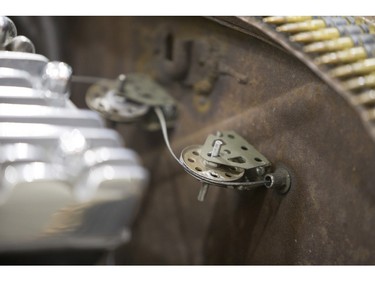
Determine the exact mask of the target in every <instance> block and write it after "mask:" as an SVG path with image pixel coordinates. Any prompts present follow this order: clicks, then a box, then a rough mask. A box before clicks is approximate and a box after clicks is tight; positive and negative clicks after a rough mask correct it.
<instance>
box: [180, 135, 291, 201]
mask: <svg viewBox="0 0 375 281" xmlns="http://www.w3.org/2000/svg"><path fill="white" fill-rule="evenodd" d="M180 162H181V164H182V166H183V167H184V169H185V170H186V172H188V173H189V174H190V175H192V176H193V177H195V178H196V179H198V180H199V181H200V182H202V188H201V190H200V191H199V195H198V200H199V201H204V198H205V195H206V194H207V191H208V187H209V185H216V186H219V187H225V188H230V189H236V190H250V189H253V188H254V187H259V186H264V187H267V188H273V189H275V190H277V191H279V192H280V193H286V192H288V191H289V189H290V185H291V180H290V175H289V172H288V171H287V170H286V169H284V168H278V169H276V170H275V171H272V165H271V163H270V162H269V161H268V160H267V158H266V157H264V156H263V155H262V154H261V153H260V152H258V151H257V150H256V149H255V148H254V147H253V146H252V145H250V144H249V143H248V142H247V141H246V140H244V139H243V138H242V137H241V136H239V135H238V134H237V133H235V132H234V131H224V132H218V133H217V134H216V135H209V136H208V137H207V139H206V141H205V143H204V144H203V145H192V146H189V147H186V148H185V149H184V150H183V151H182V153H181V156H180Z"/></svg>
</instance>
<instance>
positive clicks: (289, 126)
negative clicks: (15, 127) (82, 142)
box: [63, 17, 375, 264]
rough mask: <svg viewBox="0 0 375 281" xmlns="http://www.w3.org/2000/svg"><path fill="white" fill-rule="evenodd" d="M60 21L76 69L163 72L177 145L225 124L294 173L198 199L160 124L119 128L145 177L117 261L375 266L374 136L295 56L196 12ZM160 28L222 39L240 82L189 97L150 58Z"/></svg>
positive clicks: (156, 54) (159, 45) (157, 55)
mask: <svg viewBox="0 0 375 281" xmlns="http://www.w3.org/2000/svg"><path fill="white" fill-rule="evenodd" d="M66 24H67V30H70V33H69V34H68V35H69V36H66V39H65V40H66V41H65V54H64V58H63V59H64V60H65V61H67V62H68V63H70V64H71V65H72V67H73V68H74V69H75V73H76V74H80V75H83V74H85V75H92V76H104V77H116V76H117V75H118V74H119V73H126V72H145V73H147V74H149V75H152V76H154V77H155V78H157V79H159V80H162V81H164V82H163V83H164V86H165V87H166V88H167V89H168V90H169V91H170V93H171V94H172V95H173V97H174V98H175V99H176V100H177V101H178V103H179V113H180V118H179V120H178V122H177V124H176V126H175V129H174V130H173V131H171V132H170V133H171V144H172V147H173V148H174V150H175V151H176V152H177V154H179V152H180V151H181V150H182V149H183V148H184V147H187V146H189V145H192V144H196V143H203V141H204V139H205V138H206V136H207V135H208V134H210V133H214V132H216V131H217V130H235V131H237V132H238V133H239V134H241V135H242V136H243V137H244V138H245V139H246V140H247V141H248V142H249V143H251V144H252V145H253V146H254V147H255V148H256V149H257V150H258V151H259V152H260V153H262V154H263V155H264V156H265V157H267V159H269V160H270V161H271V162H272V163H274V164H276V165H281V164H282V165H285V166H286V167H288V169H289V170H290V171H291V175H292V187H291V190H290V191H289V193H288V194H287V195H285V196H281V195H279V194H278V193H277V192H274V191H271V190H267V189H265V188H259V189H257V190H254V191H245V192H241V191H233V190H226V189H223V188H210V190H209V192H208V195H207V197H206V200H205V202H204V203H203V204H202V203H200V202H198V201H197V200H196V195H197V193H198V190H199V187H200V186H199V185H198V184H197V182H196V181H195V179H194V178H193V177H191V176H190V175H188V174H187V173H186V172H185V171H184V170H183V169H182V168H181V167H180V166H179V165H178V164H177V163H176V162H175V161H174V159H173V158H172V157H171V156H170V155H169V154H168V151H167V149H166V147H165V145H164V143H163V140H162V135H161V133H160V132H146V131H142V130H141V129H140V126H139V124H134V125H120V126H118V127H117V128H118V130H119V131H120V132H122V133H123V135H124V137H125V139H126V142H127V145H128V146H129V147H132V148H135V149H136V150H137V151H138V152H139V153H140V154H141V155H142V157H143V159H144V164H145V166H147V167H148V168H149V169H150V170H151V176H152V182H151V188H150V190H149V192H148V194H147V196H146V199H145V201H144V203H143V207H142V210H141V215H140V216H139V218H138V221H137V223H136V225H135V231H134V236H133V240H132V242H131V243H130V244H129V245H127V246H125V247H123V248H122V249H119V250H118V251H117V261H118V262H120V263H125V264H374V263H375V240H374V239H373V231H374V229H375V197H374V196H375V189H374V182H375V174H374V172H373V171H374V170H375V159H374V155H375V145H374V143H373V142H372V139H371V138H370V136H369V134H368V133H367V131H366V130H365V128H364V126H363V124H362V122H361V120H360V117H359V116H358V114H357V112H356V111H355V110H354V109H353V108H352V107H350V106H349V105H348V103H347V101H346V100H344V99H343V98H342V96H340V95H338V94H337V93H336V92H335V91H334V90H333V89H332V88H331V87H330V86H328V85H327V84H326V83H325V82H323V81H322V80H321V79H320V78H319V77H317V76H316V75H315V74H314V73H313V72H311V71H310V70H309V69H308V68H307V67H306V66H305V65H303V64H302V63H301V62H300V61H298V60H297V59H296V58H294V57H293V56H292V55H289V54H287V53H286V52H283V51H281V50H280V49H278V48H275V47H274V46H272V45H268V44H266V43H264V42H262V41H260V40H258V39H256V38H254V37H251V36H248V35H246V34H243V33H240V32H237V31H234V30H233V29H229V28H226V27H223V26H220V25H218V24H217V23H214V22H212V21H210V20H208V19H204V18H191V17H183V18H175V17H168V18H162V17H132V18H129V17H115V18H107V17H85V18H68V19H66ZM165 32H169V33H170V34H172V39H173V40H176V41H175V42H186V41H190V42H195V41H196V40H198V41H199V40H206V41H209V42H210V43H211V44H212V45H217V46H220V48H219V49H220V57H219V61H220V63H222V64H225V65H227V66H228V67H230V68H231V69H234V70H235V71H236V73H240V74H242V75H245V76H246V77H247V78H248V80H247V84H244V83H239V82H238V79H235V78H234V77H233V76H230V75H218V76H217V78H216V80H215V82H214V84H213V85H212V91H210V92H209V94H208V95H199V94H198V95H197V93H196V92H197V91H196V88H194V87H193V86H191V84H187V85H186V84H184V83H182V80H181V76H182V74H181V73H184V71H182V70H181V69H180V70H179V71H180V73H179V75H176V76H174V75H171V76H170V77H168V71H162V70H161V67H162V63H161V62H160V61H161V60H162V57H161V56H162V53H161V51H160V50H162V49H163V48H164V47H165V46H163V44H164V43H165V41H164V40H163V39H160V37H159V36H160V34H165ZM258 33H259V31H258ZM98 34H100V36H98ZM170 39H171V38H169V39H168V40H170ZM170 58H171V57H170V56H169V57H167V58H166V59H170ZM176 59H178V58H176ZM191 60H194V56H193V57H191ZM182 68H183V67H182ZM188 71H189V70H187V73H188ZM176 77H177V78H176ZM76 90H80V91H81V92H77V91H76V92H75V96H74V94H73V97H72V99H73V100H75V101H76V102H77V104H81V105H83V104H84V103H83V101H84V95H83V92H82V91H84V87H79V88H78V87H77V88H76ZM198 92H199V91H198Z"/></svg>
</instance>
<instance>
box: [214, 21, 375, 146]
mask: <svg viewBox="0 0 375 281" xmlns="http://www.w3.org/2000/svg"><path fill="white" fill-rule="evenodd" d="M361 18H362V17H361ZM209 19H211V20H213V21H215V22H217V23H219V24H221V25H224V26H227V27H229V28H232V29H235V30H237V31H239V32H242V33H245V34H248V35H250V36H253V37H255V38H257V39H259V40H261V41H263V42H265V43H267V44H270V45H272V46H274V47H276V48H278V49H279V50H281V51H283V52H286V53H288V54H290V55H293V56H295V57H296V58H297V59H299V60H300V61H301V62H302V63H304V64H305V65H306V66H307V67H308V68H310V70H312V72H313V73H315V74H316V75H317V76H318V77H319V78H320V79H322V80H323V81H324V82H325V83H326V84H328V85H329V86H330V87H331V88H332V89H333V90H334V91H335V92H337V93H338V94H339V95H340V96H341V97H343V98H344V99H345V100H346V102H347V103H348V104H349V105H350V107H351V108H353V109H354V111H355V112H356V113H357V114H358V115H359V117H360V119H361V121H362V124H363V126H364V127H365V130H366V131H367V132H368V133H369V135H370V137H371V139H372V140H373V141H374V142H375V129H374V128H373V126H372V125H371V122H369V121H368V120H367V119H366V117H365V116H366V111H365V109H363V108H362V107H361V106H357V105H354V104H353V103H352V100H351V97H352V94H351V93H350V92H348V91H346V90H345V89H344V88H343V87H342V86H341V85H340V83H338V81H337V80H336V79H334V78H331V77H330V76H329V75H328V73H326V72H325V71H324V69H322V68H320V67H318V66H317V65H315V64H314V63H313V61H312V60H311V58H310V57H309V56H307V55H306V54H305V53H303V51H302V50H298V49H297V48H295V47H294V46H293V45H292V44H291V43H290V42H289V41H288V40H287V39H286V37H285V36H283V34H280V33H278V32H276V31H275V30H273V29H271V28H270V27H269V26H268V25H267V24H265V23H263V22H261V21H259V19H257V18H256V17H252V16H241V17H210V18H209ZM363 19H364V20H366V22H368V23H369V24H374V23H373V22H372V21H370V20H368V19H366V18H363ZM254 28H255V30H256V31H257V32H254V31H252V30H251V29H254Z"/></svg>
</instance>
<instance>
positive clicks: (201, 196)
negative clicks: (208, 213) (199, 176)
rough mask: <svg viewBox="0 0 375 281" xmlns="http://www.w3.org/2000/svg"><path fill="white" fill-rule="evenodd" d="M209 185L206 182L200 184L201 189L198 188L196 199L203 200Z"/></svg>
mask: <svg viewBox="0 0 375 281" xmlns="http://www.w3.org/2000/svg"><path fill="white" fill-rule="evenodd" d="M209 186H210V185H209V184H208V183H203V184H202V187H201V189H199V193H198V201H200V202H203V201H204V199H205V197H206V195H207V192H208V187H209Z"/></svg>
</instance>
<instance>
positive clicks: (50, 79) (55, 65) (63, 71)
mask: <svg viewBox="0 0 375 281" xmlns="http://www.w3.org/2000/svg"><path fill="white" fill-rule="evenodd" d="M71 77H72V68H71V67H70V66H69V65H68V64H66V63H64V62H58V61H53V62H49V63H47V65H46V66H45V68H44V70H43V74H42V85H43V88H44V89H45V90H47V91H49V92H50V93H51V94H53V95H58V96H61V97H63V98H66V99H67V98H69V88H70V81H71Z"/></svg>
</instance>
